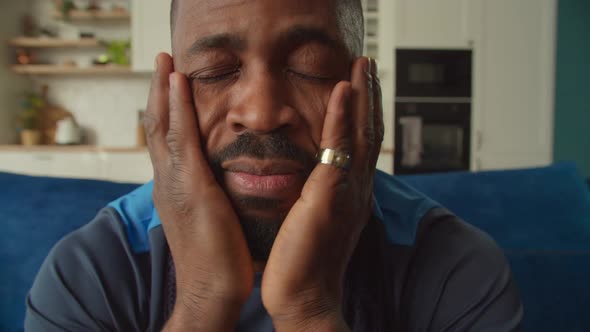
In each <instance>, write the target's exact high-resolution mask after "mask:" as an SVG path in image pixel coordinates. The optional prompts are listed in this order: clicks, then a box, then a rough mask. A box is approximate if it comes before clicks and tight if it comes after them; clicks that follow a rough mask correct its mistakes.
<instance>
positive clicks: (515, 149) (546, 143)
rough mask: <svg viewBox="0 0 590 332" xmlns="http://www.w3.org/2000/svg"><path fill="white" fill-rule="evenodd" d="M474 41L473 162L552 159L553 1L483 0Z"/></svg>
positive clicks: (513, 164)
mask: <svg viewBox="0 0 590 332" xmlns="http://www.w3.org/2000/svg"><path fill="white" fill-rule="evenodd" d="M482 6H483V7H482V10H483V11H482V25H481V31H480V33H481V35H480V36H478V38H477V40H476V43H475V54H474V59H475V67H474V74H475V83H474V84H475V86H474V94H475V96H474V127H475V128H474V129H475V130H474V133H475V134H474V138H475V140H474V141H475V144H474V153H473V155H474V157H475V160H473V161H474V166H475V169H476V170H477V169H502V168H519V167H529V166H540V165H545V164H548V163H550V162H551V160H552V138H553V96H554V92H553V90H554V57H555V56H554V54H555V41H554V39H555V28H556V11H557V9H556V1H555V0H519V1H514V0H493V1H487V0H486V1H482Z"/></svg>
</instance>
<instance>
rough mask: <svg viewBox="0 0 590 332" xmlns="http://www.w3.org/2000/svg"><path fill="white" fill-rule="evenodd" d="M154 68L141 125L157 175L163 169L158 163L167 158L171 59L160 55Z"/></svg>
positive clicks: (165, 55) (166, 55)
mask: <svg viewBox="0 0 590 332" xmlns="http://www.w3.org/2000/svg"><path fill="white" fill-rule="evenodd" d="M155 66H156V68H155V71H154V74H153V75H152V82H151V88H150V94H149V98H148V105H147V109H146V113H145V116H144V121H143V125H144V128H145V132H146V142H147V145H148V150H149V152H150V158H151V160H152V165H153V167H154V173H157V171H158V169H162V167H163V166H162V165H161V164H159V163H161V162H162V161H164V160H166V159H167V156H168V147H167V146H166V133H167V132H168V98H169V89H170V84H169V81H168V77H169V75H170V73H171V72H172V71H173V64H172V58H171V57H170V55H168V54H166V53H160V54H158V56H157V57H156V60H155Z"/></svg>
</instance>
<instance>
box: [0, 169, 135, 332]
mask: <svg viewBox="0 0 590 332" xmlns="http://www.w3.org/2000/svg"><path fill="white" fill-rule="evenodd" d="M136 187H137V185H136V184H123V183H113V182H106V181H93V180H75V179H59V178H45V177H30V176H23V175H16V174H10V173H1V172H0V188H2V189H1V190H0V222H1V223H2V224H1V225H2V231H1V232H0V270H1V271H2V273H1V274H0V308H1V309H0V331H21V330H22V329H23V327H22V326H23V320H24V314H25V297H26V294H27V292H28V290H29V288H30V287H31V285H32V284H33V279H34V278H35V275H36V274H37V271H38V269H39V267H40V266H41V263H42V262H43V260H44V259H45V257H46V255H47V253H49V250H50V249H51V247H52V246H53V245H54V244H55V243H56V242H57V241H58V240H59V239H61V238H62V237H63V236H64V235H66V234H68V233H70V232H71V231H73V230H75V229H77V228H79V227H81V226H82V225H84V224H86V223H87V222H89V221H90V220H92V218H94V216H95V215H96V213H97V212H98V210H100V209H101V208H102V207H104V206H105V205H106V204H108V203H109V202H110V201H112V200H113V199H115V198H117V197H119V196H122V195H124V194H126V193H128V192H130V191H132V190H133V189H135V188H136Z"/></svg>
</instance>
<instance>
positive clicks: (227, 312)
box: [163, 296, 242, 332]
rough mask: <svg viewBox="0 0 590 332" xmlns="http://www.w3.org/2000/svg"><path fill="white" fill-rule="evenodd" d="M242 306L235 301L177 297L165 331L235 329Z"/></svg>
mask: <svg viewBox="0 0 590 332" xmlns="http://www.w3.org/2000/svg"><path fill="white" fill-rule="evenodd" d="M241 307H242V303H241V302H240V303H238V302H235V301H233V302H227V301H221V300H207V299H204V298H192V297H191V298H187V297H186V296H183V297H177V299H176V303H175V305H174V310H173V311H172V315H171V316H170V319H169V320H168V322H166V325H165V327H164V329H163V331H166V332H176V331H205V332H207V331H211V332H213V331H215V332H217V331H233V330H234V329H235V326H236V325H237V323H238V320H239V318H240V310H241Z"/></svg>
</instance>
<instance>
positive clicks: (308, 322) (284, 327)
mask: <svg viewBox="0 0 590 332" xmlns="http://www.w3.org/2000/svg"><path fill="white" fill-rule="evenodd" d="M273 325H274V327H275V330H276V331H277V332H301V331H314V332H349V331H350V329H349V328H348V325H347V324H346V322H345V321H344V317H342V314H330V315H323V316H321V317H314V316H305V317H302V316H300V317H292V318H291V319H284V318H283V319H274V318H273Z"/></svg>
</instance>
